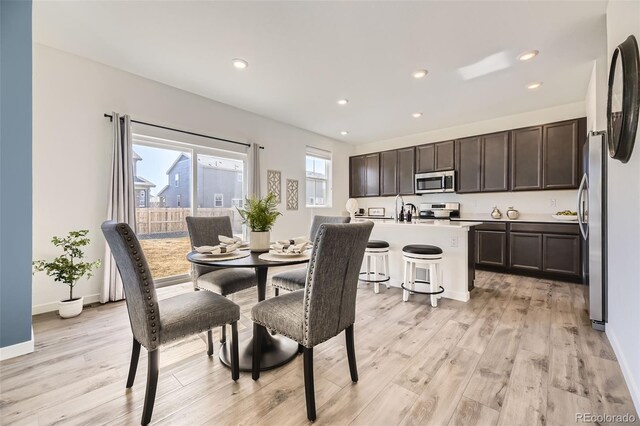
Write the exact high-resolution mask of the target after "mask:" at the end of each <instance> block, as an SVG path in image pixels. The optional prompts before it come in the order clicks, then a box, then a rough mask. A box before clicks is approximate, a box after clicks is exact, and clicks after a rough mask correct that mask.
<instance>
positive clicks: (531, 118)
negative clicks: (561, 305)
mask: <svg viewBox="0 0 640 426" xmlns="http://www.w3.org/2000/svg"><path fill="white" fill-rule="evenodd" d="M585 114H586V111H585V103H584V102H576V103H572V104H567V105H560V106H556V107H552V108H546V109H541V110H536V111H530V112H527V113H522V114H516V115H510V116H505V117H499V118H496V119H492V120H486V121H479V122H475V123H469V124H465V125H462V126H456V127H449V128H445V129H439V130H434V131H430V132H426V133H419V134H415V135H409V136H403V137H399V138H394V139H387V140H382V141H377V142H372V143H369V144H363V145H358V146H356V153H357V154H364V153H367V152H376V151H384V150H387V149H395V148H402V147H406V146H414V145H420V144H424V143H432V142H440V141H446V140H450V139H456V138H461V137H466V136H473V135H481V134H485V133H491V132H498V131H501V130H508V129H515V128H519V127H527V126H534V125H536V124H544V123H551V122H554V121H562V120H568V119H572V118H578V117H584V116H585ZM552 200H554V201H555V204H554V203H553V202H552ZM438 201H457V202H460V205H461V214H463V215H465V214H474V213H480V214H488V213H491V210H492V208H493V206H495V205H497V206H498V208H499V209H500V210H501V211H502V212H503V213H504V212H505V211H506V209H507V207H509V206H513V207H515V208H516V209H518V210H519V211H520V213H522V214H552V213H555V212H557V211H558V210H566V209H569V210H575V208H576V205H575V204H576V191H574V190H563V191H527V192H507V193H498V192H495V193H490V194H434V195H423V196H418V197H405V202H411V203H414V204H416V205H417V204H418V203H420V202H423V203H424V202H438ZM393 202H394V199H393V197H372V198H360V199H358V203H359V204H360V205H361V207H385V208H387V209H392V208H393Z"/></svg>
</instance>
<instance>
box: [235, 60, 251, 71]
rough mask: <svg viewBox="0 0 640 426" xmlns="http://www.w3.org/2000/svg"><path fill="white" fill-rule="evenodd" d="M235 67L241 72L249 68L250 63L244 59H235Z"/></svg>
mask: <svg viewBox="0 0 640 426" xmlns="http://www.w3.org/2000/svg"><path fill="white" fill-rule="evenodd" d="M232 63H233V66H234V67H236V68H237V69H239V70H243V69H245V68H247V67H248V66H249V62H247V61H245V60H244V59H240V58H235V59H234V60H233V61H232Z"/></svg>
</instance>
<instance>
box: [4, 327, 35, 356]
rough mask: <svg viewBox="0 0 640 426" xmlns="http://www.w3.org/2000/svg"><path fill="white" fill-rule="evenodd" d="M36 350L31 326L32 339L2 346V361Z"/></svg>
mask: <svg viewBox="0 0 640 426" xmlns="http://www.w3.org/2000/svg"><path fill="white" fill-rule="evenodd" d="M33 350H34V340H33V327H31V339H29V340H27V341H26V342H22V343H16V344H15V345H11V346H5V347H4V348H0V361H4V360H5V359H10V358H15V357H17V356H20V355H26V354H30V353H31V352H33Z"/></svg>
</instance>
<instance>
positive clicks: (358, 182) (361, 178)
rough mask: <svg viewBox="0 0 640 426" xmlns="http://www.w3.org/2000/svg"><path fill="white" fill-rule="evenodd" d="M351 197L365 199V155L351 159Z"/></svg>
mask: <svg viewBox="0 0 640 426" xmlns="http://www.w3.org/2000/svg"><path fill="white" fill-rule="evenodd" d="M349 180H350V182H349V197H350V198H356V197H364V195H365V192H366V189H365V182H366V174H365V159H364V155H359V156H357V157H351V158H350V159H349Z"/></svg>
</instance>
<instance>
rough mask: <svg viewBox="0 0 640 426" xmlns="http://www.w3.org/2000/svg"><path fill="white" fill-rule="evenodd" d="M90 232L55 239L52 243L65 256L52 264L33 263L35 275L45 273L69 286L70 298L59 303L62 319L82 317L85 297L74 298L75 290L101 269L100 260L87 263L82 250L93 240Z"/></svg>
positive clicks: (73, 233) (42, 261) (77, 232)
mask: <svg viewBox="0 0 640 426" xmlns="http://www.w3.org/2000/svg"><path fill="white" fill-rule="evenodd" d="M88 233H89V230H87V229H82V230H80V231H71V232H69V234H68V235H67V236H66V237H64V238H60V237H55V236H54V237H53V238H52V239H51V242H52V243H53V245H54V246H56V247H62V251H63V254H62V255H60V256H58V257H56V258H55V259H53V260H52V261H50V262H47V261H45V260H36V261H34V262H33V273H34V274H35V273H36V272H42V271H44V272H45V273H46V274H47V275H48V276H50V277H54V281H57V282H61V283H64V284H66V285H68V286H69V298H68V299H66V300H61V301H59V302H58V314H59V315H60V316H61V317H62V318H71V317H75V316H78V315H80V313H81V312H82V306H83V301H84V298H83V297H75V298H74V297H73V288H74V287H75V286H76V284H77V283H78V281H79V280H80V279H81V278H83V277H86V278H91V276H92V275H93V272H92V271H93V270H94V269H96V268H99V267H100V265H101V263H100V260H96V261H95V262H85V261H84V252H83V251H82V248H83V247H85V246H87V245H89V243H91V240H90V239H89V238H87V234H88Z"/></svg>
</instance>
